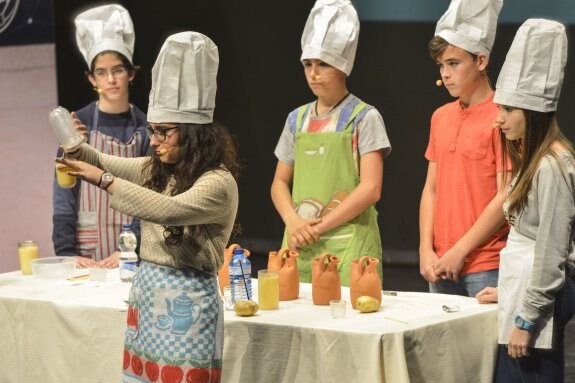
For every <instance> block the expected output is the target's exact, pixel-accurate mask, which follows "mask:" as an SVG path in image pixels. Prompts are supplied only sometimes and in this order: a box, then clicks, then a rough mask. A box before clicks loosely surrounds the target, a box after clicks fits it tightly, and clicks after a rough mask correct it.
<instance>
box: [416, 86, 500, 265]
mask: <svg viewBox="0 0 575 383" xmlns="http://www.w3.org/2000/svg"><path fill="white" fill-rule="evenodd" d="M497 115H498V109H497V106H496V105H495V104H494V103H493V96H492V97H490V98H489V99H488V100H486V101H484V102H482V103H480V104H476V105H473V106H470V107H468V108H466V109H462V108H461V105H460V103H459V100H457V101H455V102H452V103H449V104H446V105H444V106H442V107H441V108H439V109H437V110H436V111H435V113H434V114H433V117H432V118H431V132H430V136H429V145H428V146H427V150H426V152H425V157H426V158H427V159H428V160H429V161H430V162H435V163H436V168H437V173H436V185H435V187H436V189H435V193H436V194H435V195H436V201H435V202H436V206H435V216H434V225H433V230H434V233H433V236H434V238H433V241H434V243H433V244H434V248H435V252H436V254H437V255H438V256H439V257H441V256H443V254H444V253H445V252H446V251H447V250H449V249H450V248H451V247H452V246H453V245H454V244H455V243H456V242H457V241H458V240H459V239H460V238H461V237H462V236H463V235H464V234H465V233H466V232H467V231H468V230H469V229H470V228H471V226H472V225H473V224H474V223H475V221H476V220H477V218H478V217H479V215H480V214H481V213H482V212H483V209H485V207H486V206H487V204H488V203H489V202H490V201H491V200H492V199H493V197H495V195H496V194H497V178H496V177H497V172H500V171H501V149H500V147H501V143H500V141H499V140H500V138H499V136H500V134H501V133H500V131H499V129H494V128H493V127H492V126H493V123H494V122H495V120H496V119H497ZM508 232H509V226H508V225H507V223H504V224H503V225H502V226H501V228H500V229H499V230H498V231H497V232H496V233H495V234H493V235H492V236H491V237H490V238H488V239H487V240H486V241H485V243H483V244H482V245H481V246H479V247H478V248H477V249H475V250H474V251H473V252H471V253H470V254H469V255H468V256H467V258H466V260H465V265H464V266H463V269H462V270H461V272H460V274H461V275H464V274H469V273H477V272H481V271H487V270H493V269H497V268H499V252H500V251H501V249H502V248H503V247H504V246H505V241H506V239H507V233H508Z"/></svg>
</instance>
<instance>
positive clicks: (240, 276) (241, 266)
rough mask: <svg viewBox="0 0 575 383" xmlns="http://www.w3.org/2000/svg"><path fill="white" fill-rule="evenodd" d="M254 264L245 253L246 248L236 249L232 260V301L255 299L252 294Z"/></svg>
mask: <svg viewBox="0 0 575 383" xmlns="http://www.w3.org/2000/svg"><path fill="white" fill-rule="evenodd" d="M251 276H252V264H251V262H250V261H249V260H248V258H247V257H246V256H245V254H244V249H241V248H237V249H234V255H233V257H232V260H231V262H230V287H231V289H232V301H233V303H234V304H235V303H236V302H238V301H245V300H249V299H253V296H252V280H251Z"/></svg>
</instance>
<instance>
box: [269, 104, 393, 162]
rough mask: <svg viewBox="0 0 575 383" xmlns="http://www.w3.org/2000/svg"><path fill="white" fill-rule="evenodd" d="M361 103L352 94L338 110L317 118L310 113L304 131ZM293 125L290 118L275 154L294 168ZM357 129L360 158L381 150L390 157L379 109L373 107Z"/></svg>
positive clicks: (389, 147)
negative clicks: (312, 122) (352, 105)
mask: <svg viewBox="0 0 575 383" xmlns="http://www.w3.org/2000/svg"><path fill="white" fill-rule="evenodd" d="M360 101H361V100H359V99H358V98H357V97H356V96H354V95H352V94H350V95H348V96H347V97H346V99H345V100H344V101H343V102H342V103H341V104H340V105H339V106H338V107H337V108H335V109H334V110H332V111H330V112H329V113H326V114H323V115H320V116H317V117H316V116H312V113H308V114H307V116H306V117H305V119H304V121H303V126H302V131H303V132H305V131H307V128H308V126H309V123H310V121H311V120H313V119H316V118H317V119H325V118H327V117H329V116H338V115H339V113H340V112H341V111H342V110H343V109H344V108H346V107H347V108H349V107H350V105H351V103H357V102H360ZM294 112H296V111H294ZM294 112H292V113H294ZM296 113H297V112H296ZM290 115H291V114H290ZM292 124H293V122H291V121H290V118H289V117H288V118H287V119H286V122H285V125H284V128H283V131H282V134H281V136H280V139H279V141H278V144H277V146H276V148H275V151H274V154H275V156H276V157H277V159H278V160H280V161H281V162H283V163H285V164H288V165H290V166H293V164H294V161H295V135H294V132H293V131H292V129H293V126H292ZM356 129H357V132H358V136H357V149H358V152H359V155H360V156H362V155H364V154H366V153H369V152H373V151H376V150H380V149H383V154H384V157H386V156H387V155H389V153H390V152H391V144H390V143H389V138H388V137H387V131H386V129H385V124H384V122H383V118H382V117H381V114H379V112H378V111H377V109H375V108H373V107H371V108H369V110H368V111H367V112H366V113H365V115H363V116H362V118H361V120H360V121H359V122H358V124H357V126H356ZM320 134H321V132H320Z"/></svg>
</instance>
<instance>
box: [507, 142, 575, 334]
mask: <svg viewBox="0 0 575 383" xmlns="http://www.w3.org/2000/svg"><path fill="white" fill-rule="evenodd" d="M558 159H559V161H561V165H562V167H563V169H561V167H560V166H559V164H558V163H557V161H556V160H555V158H554V157H553V156H552V155H547V156H545V157H544V158H543V159H542V160H541V163H540V164H539V168H538V170H537V173H536V174H535V176H534V177H533V184H532V186H531V191H530V192H529V195H528V197H527V205H526V206H525V208H524V209H523V210H522V211H521V212H520V213H519V214H513V213H512V214H509V211H508V207H509V205H508V203H505V204H504V205H503V209H504V211H505V216H506V217H507V218H508V220H509V222H510V223H511V225H513V227H514V228H515V230H516V231H517V232H519V233H520V234H522V235H524V236H526V237H528V238H531V239H533V240H535V255H534V260H533V272H532V276H531V283H530V285H529V286H527V290H526V293H525V297H524V299H523V304H522V308H521V309H520V311H519V312H518V314H519V315H520V316H521V318H523V319H525V320H527V321H530V322H535V323H537V322H538V321H539V320H541V319H542V318H544V317H545V314H547V313H549V311H550V310H552V308H553V303H554V302H555V296H556V293H557V291H558V290H560V289H561V288H562V287H563V283H564V280H565V268H566V263H570V264H571V265H573V264H575V253H574V249H573V247H574V246H573V244H574V242H573V241H574V238H575V237H574V235H575V233H574V231H575V227H574V226H573V223H574V220H575V202H574V196H573V192H574V191H575V159H573V157H572V156H571V155H570V154H569V153H568V152H560V153H559V154H558ZM514 182H515V180H513V182H512V185H513V184H514Z"/></svg>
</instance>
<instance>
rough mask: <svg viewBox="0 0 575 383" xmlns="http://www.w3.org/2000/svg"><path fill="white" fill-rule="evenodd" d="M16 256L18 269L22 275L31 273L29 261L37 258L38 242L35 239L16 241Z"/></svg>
mask: <svg viewBox="0 0 575 383" xmlns="http://www.w3.org/2000/svg"><path fill="white" fill-rule="evenodd" d="M18 256H19V257H20V269H21V270H22V274H23V275H31V274H32V265H31V264H30V261H31V260H33V259H36V258H38V243H37V242H36V241H20V242H18Z"/></svg>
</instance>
